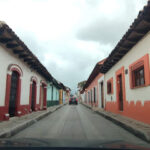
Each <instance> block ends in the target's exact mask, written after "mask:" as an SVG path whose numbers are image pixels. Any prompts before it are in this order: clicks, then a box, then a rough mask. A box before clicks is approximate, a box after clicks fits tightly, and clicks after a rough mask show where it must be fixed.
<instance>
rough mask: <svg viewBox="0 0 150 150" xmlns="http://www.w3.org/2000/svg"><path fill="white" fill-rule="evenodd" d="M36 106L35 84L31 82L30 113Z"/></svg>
mask: <svg viewBox="0 0 150 150" xmlns="http://www.w3.org/2000/svg"><path fill="white" fill-rule="evenodd" d="M35 106H36V82H34V81H33V83H32V97H31V109H32V111H34V110H35Z"/></svg>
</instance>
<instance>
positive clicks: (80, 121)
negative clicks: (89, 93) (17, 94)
mask: <svg viewBox="0 0 150 150" xmlns="http://www.w3.org/2000/svg"><path fill="white" fill-rule="evenodd" d="M16 138H17V139H22V138H25V139H26V138H27V139H28V138H29V139H40V140H43V139H47V140H48V141H53V142H52V143H53V146H57V144H60V142H61V144H62V143H63V144H64V145H63V146H78V145H79V146H83V145H84V144H85V143H87V142H88V143H92V141H93V142H94V143H93V144H95V143H96V142H100V141H101V142H109V141H124V142H130V143H134V144H141V145H142V144H145V142H144V141H142V140H141V139H139V138H137V137H135V136H134V135H132V134H130V133H129V132H128V131H126V130H124V129H122V128H121V127H119V126H117V125H115V124H113V123H112V122H111V121H108V120H106V119H105V118H103V117H101V116H100V115H98V114H96V113H95V112H93V111H91V110H90V109H88V108H86V107H84V106H83V105H81V104H79V105H78V106H75V105H71V106H69V105H66V106H64V107H62V108H61V109H59V110H57V111H56V112H54V113H52V114H51V115H49V116H48V117H46V118H44V119H42V120H41V121H39V122H37V123H35V124H34V125H32V126H30V127H28V128H26V129H24V130H23V131H21V132H20V133H18V134H16V135H15V136H13V137H11V139H16Z"/></svg>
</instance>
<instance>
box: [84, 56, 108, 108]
mask: <svg viewBox="0 0 150 150" xmlns="http://www.w3.org/2000/svg"><path fill="white" fill-rule="evenodd" d="M104 61H105V59H104V60H102V61H100V62H98V63H97V64H96V65H95V67H94V69H93V71H92V73H91V74H90V76H89V78H88V80H87V81H86V83H85V85H84V87H83V90H84V91H85V93H84V97H85V102H86V103H87V104H89V105H91V106H95V107H97V106H100V107H101V101H102V104H103V99H102V100H100V99H101V97H100V95H99V93H100V90H99V84H100V83H101V82H102V81H101V80H100V79H101V78H102V77H103V74H102V73H101V72H100V68H101V66H102V65H103V63H104ZM99 80H100V81H99ZM100 86H101V85H100ZM102 88H103V87H102ZM82 94H83V93H82ZM99 100H100V101H99Z"/></svg>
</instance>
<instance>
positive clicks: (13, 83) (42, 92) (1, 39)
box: [0, 22, 52, 120]
mask: <svg viewBox="0 0 150 150" xmlns="http://www.w3.org/2000/svg"><path fill="white" fill-rule="evenodd" d="M51 78H52V77H51V75H50V74H49V73H48V71H47V70H46V69H45V67H44V66H43V65H42V64H41V63H40V61H39V60H38V59H37V58H36V56H35V55H34V54H32V52H31V51H30V50H29V49H28V48H27V46H26V45H25V44H24V43H23V42H22V41H21V40H20V39H19V38H18V37H17V35H16V34H15V33H14V32H13V31H12V29H10V28H9V26H8V25H6V24H5V23H4V22H0V85H1V86H0V120H7V119H9V117H11V116H20V115H24V114H28V113H30V112H32V111H36V110H42V109H46V92H47V89H46V86H47V84H46V80H49V81H50V80H51Z"/></svg>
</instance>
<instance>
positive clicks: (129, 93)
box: [104, 32, 150, 123]
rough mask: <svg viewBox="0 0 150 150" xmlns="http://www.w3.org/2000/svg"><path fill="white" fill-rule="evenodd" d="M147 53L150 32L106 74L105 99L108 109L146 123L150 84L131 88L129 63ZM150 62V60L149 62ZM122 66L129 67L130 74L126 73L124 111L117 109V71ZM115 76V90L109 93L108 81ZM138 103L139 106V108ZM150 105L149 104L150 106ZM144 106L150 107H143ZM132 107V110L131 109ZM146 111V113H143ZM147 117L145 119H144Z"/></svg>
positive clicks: (149, 50) (149, 44) (149, 120)
mask: <svg viewBox="0 0 150 150" xmlns="http://www.w3.org/2000/svg"><path fill="white" fill-rule="evenodd" d="M146 54H150V32H149V33H148V34H147V35H146V36H145V37H143V39H142V40H140V41H139V42H138V43H137V44H136V45H135V46H134V47H133V48H132V49H131V50H130V51H129V52H128V53H127V54H126V55H125V56H124V57H123V58H122V59H121V60H120V61H119V62H118V63H117V64H115V65H114V66H113V67H112V68H111V69H110V70H109V71H108V72H107V73H106V74H105V85H104V87H105V89H104V91H105V95H104V97H105V100H106V101H107V103H108V107H107V110H109V111H113V112H117V113H121V114H124V115H126V116H129V117H132V118H135V119H137V120H140V121H144V122H146V123H150V119H148V116H147V118H145V116H146V115H148V114H147V113H150V103H149V102H150V95H149V91H150V86H146V87H140V88H136V89H131V88H130V81H129V65H130V64H132V63H133V62H135V61H137V60H138V59H140V58H141V57H143V56H144V55H146ZM149 63H150V62H149ZM121 67H124V70H126V69H128V74H125V97H126V100H125V101H124V111H123V112H119V111H118V110H117V101H116V76H115V72H116V71H117V70H119V69H120V68H121ZM111 77H113V90H114V93H113V94H110V95H108V94H107V81H108V80H109V79H110V78H111ZM131 105H132V107H131ZM137 105H138V108H137ZM146 105H147V106H146ZM148 105H149V106H148ZM144 107H149V111H148V108H145V109H143V108H144ZM130 109H131V111H130ZM133 110H134V111H135V112H133ZM143 112H144V113H143ZM142 118H145V119H142Z"/></svg>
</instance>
